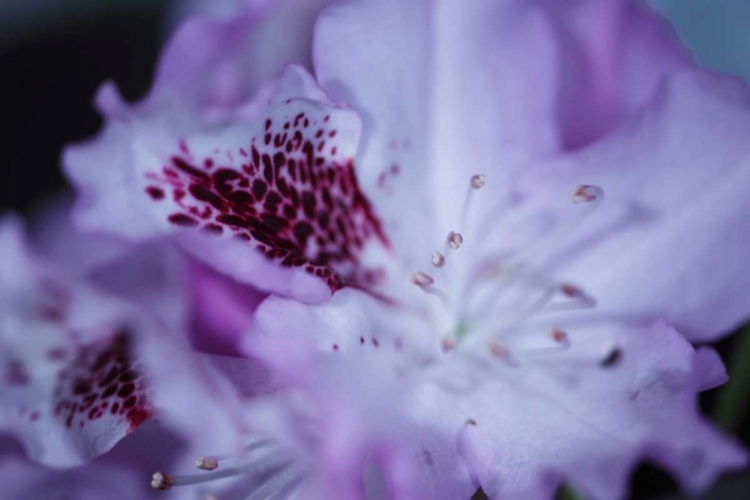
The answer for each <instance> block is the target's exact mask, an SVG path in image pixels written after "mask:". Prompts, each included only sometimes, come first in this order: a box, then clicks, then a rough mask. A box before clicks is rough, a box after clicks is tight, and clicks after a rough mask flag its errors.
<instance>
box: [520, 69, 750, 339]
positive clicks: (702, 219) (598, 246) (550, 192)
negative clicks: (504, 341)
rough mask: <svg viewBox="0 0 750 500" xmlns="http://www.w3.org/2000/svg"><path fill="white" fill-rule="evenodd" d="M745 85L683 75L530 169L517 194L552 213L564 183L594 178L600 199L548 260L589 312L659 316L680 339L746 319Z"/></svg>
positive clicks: (749, 116) (749, 118)
mask: <svg viewBox="0 0 750 500" xmlns="http://www.w3.org/2000/svg"><path fill="white" fill-rule="evenodd" d="M749 127H750V94H749V93H748V92H747V90H746V89H745V88H744V87H743V86H741V85H740V84H738V83H737V82H735V81H732V80H728V79H724V78H721V77H715V76H711V75H707V74H702V73H697V72H694V73H685V74H682V75H680V76H677V77H674V78H673V79H671V80H670V81H669V83H668V84H666V85H665V86H663V88H662V89H661V91H660V92H659V94H658V95H657V96H655V97H654V99H653V100H652V102H651V103H650V105H649V106H647V107H646V108H645V109H644V110H643V112H642V113H641V114H640V115H639V116H638V117H637V118H636V119H634V120H632V121H630V122H629V123H628V124H626V125H625V126H623V127H622V128H620V129H619V130H618V131H617V132H616V133H614V134H612V135H611V136H609V137H607V138H605V139H602V140H601V141H600V142H598V143H595V144H593V145H592V146H591V147H589V148H587V149H585V150H582V151H581V152H580V153H578V154H574V155H570V156H563V157H561V158H560V159H559V160H555V161H552V162H547V163H543V164H539V165H535V166H532V167H530V168H529V169H528V170H527V171H525V173H524V180H523V181H522V184H523V185H524V186H525V187H524V189H525V188H528V192H529V193H533V194H530V195H529V198H532V197H536V198H535V199H537V200H539V199H543V200H545V202H546V201H550V202H552V203H554V202H555V200H557V204H558V207H557V208H553V211H556V212H558V214H555V215H552V217H553V218H554V217H556V216H557V215H559V214H562V213H564V211H563V210H560V207H563V200H564V199H565V197H566V192H570V190H571V187H572V186H575V185H576V184H596V185H599V186H601V187H602V188H603V189H604V192H605V193H606V201H605V203H604V205H602V207H601V208H600V209H599V210H598V211H597V212H596V213H595V214H593V215H591V216H590V217H589V219H587V221H586V223H585V224H583V225H582V227H581V228H580V230H578V231H577V232H576V233H575V235H574V236H573V237H572V238H569V239H568V241H567V243H566V244H564V245H561V246H558V250H559V251H558V252H557V253H556V254H555V256H554V257H553V259H552V264H550V265H551V266H552V267H553V268H554V267H555V266H559V267H558V269H560V272H561V274H562V275H563V277H564V278H565V279H566V280H569V281H571V282H574V283H577V284H579V285H581V286H583V287H584V289H586V290H587V291H588V292H589V293H590V294H592V296H593V297H595V298H596V299H597V301H598V306H597V311H596V313H597V314H600V315H604V316H609V317H630V318H642V319H649V318H664V319H667V320H668V321H670V322H672V323H673V324H675V325H676V326H677V327H678V328H679V329H680V331H681V332H683V333H684V334H685V335H688V337H689V338H690V339H692V340H708V339H712V338H716V337H717V336H718V335H720V334H722V333H725V332H726V331H728V330H730V329H731V328H733V327H735V326H736V325H737V324H738V323H739V322H741V321H742V320H744V319H745V318H746V317H747V304H746V301H745V300H744V299H743V297H745V296H746V295H747V294H748V293H750V276H749V275H748V274H747V273H746V272H744V270H745V267H746V266H745V261H746V257H747V255H748V254H750V240H748V238H747V236H746V235H747V232H748V231H747V229H748V228H750V219H749V218H748V214H749V213H750V211H749V210H748V208H749V207H748V197H747V196H746V193H747V192H748V190H749V189H750V148H748V146H747V141H746V137H745V136H746V131H747V130H748V128H749Z"/></svg>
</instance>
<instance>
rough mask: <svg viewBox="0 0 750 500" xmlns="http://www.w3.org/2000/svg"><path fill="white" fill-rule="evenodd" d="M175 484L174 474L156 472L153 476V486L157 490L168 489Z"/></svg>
mask: <svg viewBox="0 0 750 500" xmlns="http://www.w3.org/2000/svg"><path fill="white" fill-rule="evenodd" d="M172 484H174V480H173V479H172V476H168V475H166V474H164V473H163V472H154V475H153V476H151V487H152V488H153V489H155V490H168V489H170V488H171V487H172Z"/></svg>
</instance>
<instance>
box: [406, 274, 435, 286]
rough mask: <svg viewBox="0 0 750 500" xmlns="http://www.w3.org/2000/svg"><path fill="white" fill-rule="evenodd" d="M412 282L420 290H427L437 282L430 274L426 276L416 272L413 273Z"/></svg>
mask: <svg viewBox="0 0 750 500" xmlns="http://www.w3.org/2000/svg"><path fill="white" fill-rule="evenodd" d="M411 282H412V283H414V284H415V285H417V286H418V287H420V288H426V287H428V286H431V285H432V284H433V283H435V280H434V279H432V276H430V275H429V274H425V273H423V272H422V271H415V272H413V273H411Z"/></svg>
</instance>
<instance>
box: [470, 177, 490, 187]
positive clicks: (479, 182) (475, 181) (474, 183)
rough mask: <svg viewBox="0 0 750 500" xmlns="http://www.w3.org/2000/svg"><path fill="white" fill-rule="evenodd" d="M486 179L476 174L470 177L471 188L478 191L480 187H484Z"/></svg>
mask: <svg viewBox="0 0 750 500" xmlns="http://www.w3.org/2000/svg"><path fill="white" fill-rule="evenodd" d="M486 180H487V178H486V177H485V176H484V174H477V175H472V176H471V187H473V188H474V189H480V188H481V187H482V186H484V183H485V181H486Z"/></svg>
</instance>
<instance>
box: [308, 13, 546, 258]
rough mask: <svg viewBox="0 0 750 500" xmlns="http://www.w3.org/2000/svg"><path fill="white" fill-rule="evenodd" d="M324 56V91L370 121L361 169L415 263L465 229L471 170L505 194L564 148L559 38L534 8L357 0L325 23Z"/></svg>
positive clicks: (319, 49) (318, 58)
mask: <svg viewBox="0 0 750 500" xmlns="http://www.w3.org/2000/svg"><path fill="white" fill-rule="evenodd" d="M467 30H470V31H471V32H472V36H465V35H466V32H467ZM383 33H388V36H387V37H383ZM314 50H315V51H314V63H315V70H316V74H317V76H318V79H319V81H320V82H321V85H323V87H324V88H325V89H326V90H327V91H328V92H330V93H331V95H333V96H334V98H336V99H338V100H340V101H343V102H347V103H350V104H352V105H353V106H354V107H355V108H356V109H357V110H358V111H360V112H361V114H362V115H363V119H364V124H365V135H364V139H363V140H364V143H363V146H362V151H361V154H360V156H359V163H358V165H359V169H358V172H359V174H360V177H361V179H362V183H363V186H364V187H365V189H366V191H367V192H368V194H370V196H371V198H372V199H373V201H374V203H375V204H376V207H377V208H378V210H379V211H380V212H381V213H383V214H384V217H385V222H386V228H387V230H388V231H389V234H390V235H391V236H392V238H393V239H394V242H395V245H396V247H397V248H398V249H399V252H400V253H401V254H402V258H404V259H409V258H410V257H411V256H414V255H418V254H419V253H420V252H421V253H422V254H426V255H429V253H426V252H428V251H431V247H432V246H433V245H434V244H435V243H436V242H439V241H440V237H441V236H442V235H440V236H437V235H438V234H439V233H438V231H443V230H445V231H448V230H449V229H452V228H451V227H448V228H447V229H446V228H444V227H442V225H441V227H439V228H438V227H436V226H435V225H436V223H437V221H438V220H439V221H441V222H442V221H445V223H446V224H447V225H448V226H450V225H451V224H455V223H456V222H458V217H459V213H460V200H461V199H462V198H463V196H464V194H465V190H466V189H468V186H469V178H470V176H471V175H472V174H474V173H485V174H487V175H488V176H493V177H494V178H495V179H497V186H502V185H503V184H504V183H503V179H505V178H506V177H507V175H508V172H510V169H511V168H513V167H514V166H515V165H516V164H517V163H518V162H519V161H521V160H522V159H526V158H528V157H529V156H533V155H544V154H545V153H549V152H551V151H553V150H555V149H556V145H557V139H556V136H555V131H554V127H553V118H554V97H553V94H554V91H553V89H554V87H555V85H556V76H555V74H554V69H555V64H556V63H555V54H554V52H555V50H554V37H553V33H552V28H551V26H550V25H549V23H548V22H547V19H546V18H545V16H544V13H543V11H542V10H541V9H539V8H537V6H535V5H533V4H529V3H523V2H516V1H510V2H471V3H469V4H467V3H466V2H441V3H440V5H439V6H438V5H437V4H435V3H434V2H428V1H417V2H408V3H404V2H399V1H394V0H386V1H367V0H364V1H355V2H346V3H342V4H340V5H335V6H333V7H331V8H329V9H328V10H326V11H325V12H324V13H323V14H322V15H321V18H320V20H319V21H318V25H317V28H316V37H315V48H314ZM529 52H533V53H534V54H535V57H534V59H533V62H532V59H531V58H528V57H527V54H528V53H529ZM505 196H507V192H505V191H503V189H502V188H500V187H498V191H496V193H495V197H494V198H495V199H496V200H498V201H502V200H503V198H504V197H505ZM452 199H456V200H458V204H454V203H450V202H451V201H452Z"/></svg>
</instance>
